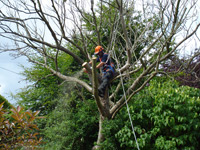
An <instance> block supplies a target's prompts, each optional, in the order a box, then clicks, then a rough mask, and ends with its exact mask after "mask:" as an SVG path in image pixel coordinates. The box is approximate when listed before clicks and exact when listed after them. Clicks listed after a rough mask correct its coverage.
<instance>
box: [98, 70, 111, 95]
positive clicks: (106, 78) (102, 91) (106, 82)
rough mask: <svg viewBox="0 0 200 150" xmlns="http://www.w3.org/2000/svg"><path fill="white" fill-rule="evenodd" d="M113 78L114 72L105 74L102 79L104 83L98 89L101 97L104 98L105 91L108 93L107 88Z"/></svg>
mask: <svg viewBox="0 0 200 150" xmlns="http://www.w3.org/2000/svg"><path fill="white" fill-rule="evenodd" d="M112 78H113V72H112V71H111V70H110V71H107V72H104V74H103V77H102V82H101V84H100V85H99V88H98V92H99V96H100V97H103V96H104V94H105V91H106V87H107V86H108V85H109V81H110V80H111V79H112Z"/></svg>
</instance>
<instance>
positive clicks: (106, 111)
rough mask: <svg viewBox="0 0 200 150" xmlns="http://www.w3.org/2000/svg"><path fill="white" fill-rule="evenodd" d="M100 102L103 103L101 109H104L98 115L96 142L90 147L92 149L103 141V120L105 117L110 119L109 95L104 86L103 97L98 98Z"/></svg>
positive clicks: (98, 147)
mask: <svg viewBox="0 0 200 150" xmlns="http://www.w3.org/2000/svg"><path fill="white" fill-rule="evenodd" d="M100 100H101V102H102V104H103V109H104V115H105V116H103V115H101V114H100V117H99V132H98V138H97V144H96V145H95V146H94V147H93V148H92V149H93V150H96V149H100V143H102V142H103V141H104V135H103V133H102V130H103V121H104V120H105V119H108V120H109V119H110V118H111V115H110V105H109V95H108V88H106V92H105V95H104V97H103V98H101V99H100Z"/></svg>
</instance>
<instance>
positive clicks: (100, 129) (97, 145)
mask: <svg viewBox="0 0 200 150" xmlns="http://www.w3.org/2000/svg"><path fill="white" fill-rule="evenodd" d="M104 119H105V118H104V117H103V116H102V115H100V117H99V132H98V138H97V144H96V145H95V146H94V147H93V148H92V150H96V149H100V147H101V146H100V143H102V142H103V141H104V135H103V133H102V129H103V121H104Z"/></svg>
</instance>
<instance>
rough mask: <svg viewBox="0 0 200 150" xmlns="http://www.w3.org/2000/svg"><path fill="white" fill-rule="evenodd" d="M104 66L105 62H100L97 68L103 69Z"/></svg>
mask: <svg viewBox="0 0 200 150" xmlns="http://www.w3.org/2000/svg"><path fill="white" fill-rule="evenodd" d="M104 64H105V63H104V62H100V63H99V64H98V65H97V66H96V68H97V69H99V68H101V67H102V66H103V65H104Z"/></svg>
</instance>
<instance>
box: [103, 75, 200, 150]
mask: <svg viewBox="0 0 200 150" xmlns="http://www.w3.org/2000/svg"><path fill="white" fill-rule="evenodd" d="M158 81H159V78H157V79H156V80H152V81H151V82H150V86H148V87H146V88H145V89H144V90H143V91H141V92H140V93H139V94H136V95H135V96H134V98H133V99H132V103H130V104H129V108H130V114H131V117H132V120H133V125H134V129H135V132H136V135H137V141H138V143H139V146H140V149H141V150H147V149H148V150H176V149H177V150H178V149H184V150H186V149H188V150H196V149H200V142H199V141H200V132H199V131H200V98H199V96H200V90H199V89H195V88H191V87H188V86H179V85H178V84H177V83H176V82H174V81H162V80H160V82H158ZM104 126H105V128H104V134H105V136H106V140H105V141H104V143H103V144H102V147H103V149H104V150H109V149H115V150H117V149H119V150H121V149H124V150H132V149H137V147H136V142H135V140H134V136H133V133H132V129H131V124H130V121H129V118H128V113H127V110H126V108H125V107H124V108H123V109H122V110H121V112H120V114H118V115H117V116H116V118H115V119H114V120H112V121H107V122H106V123H105V124H104Z"/></svg>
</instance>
